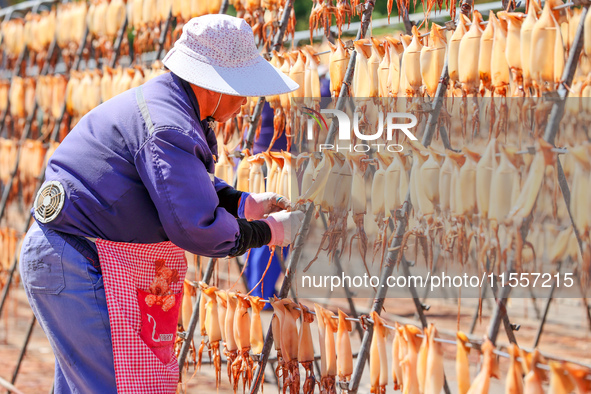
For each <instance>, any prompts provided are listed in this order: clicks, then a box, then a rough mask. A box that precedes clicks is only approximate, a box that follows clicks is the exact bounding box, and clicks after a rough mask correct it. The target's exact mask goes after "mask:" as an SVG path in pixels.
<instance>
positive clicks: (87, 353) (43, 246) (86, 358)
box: [20, 223, 117, 393]
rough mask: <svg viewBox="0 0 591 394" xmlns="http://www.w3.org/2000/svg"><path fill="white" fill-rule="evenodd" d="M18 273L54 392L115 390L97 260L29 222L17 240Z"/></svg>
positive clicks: (105, 311)
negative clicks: (50, 357) (47, 348)
mask: <svg viewBox="0 0 591 394" xmlns="http://www.w3.org/2000/svg"><path fill="white" fill-rule="evenodd" d="M20 273H21V278H22V281H23V285H24V288H25V292H26V294H27V298H28V299H29V303H30V304H31V308H32V309H33V313H34V314H35V316H36V317H37V320H38V321H39V324H40V325H41V327H42V328H43V330H44V331H45V334H46V335H47V338H48V339H49V342H50V344H51V347H52V349H53V353H54V355H55V382H54V385H55V386H54V387H55V393H116V392H117V387H116V383H115V367H114V362H113V344H112V342H111V326H110V324H109V314H108V311H107V300H106V298H105V288H104V286H103V276H102V274H101V272H100V266H99V267H95V265H94V264H93V263H92V262H91V261H89V259H87V258H86V257H84V256H83V255H82V254H81V253H80V252H79V251H78V250H76V249H75V248H74V247H73V246H71V245H70V244H69V243H67V242H66V241H65V240H64V239H63V238H62V237H61V236H60V235H58V234H57V233H55V232H54V231H52V230H49V229H46V228H41V227H40V226H39V225H37V223H34V224H33V226H32V227H31V229H30V230H29V231H28V233H27V235H26V237H25V239H24V242H23V248H22V251H21V256H20Z"/></svg>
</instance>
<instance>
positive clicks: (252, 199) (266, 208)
mask: <svg viewBox="0 0 591 394" xmlns="http://www.w3.org/2000/svg"><path fill="white" fill-rule="evenodd" d="M290 207H291V202H290V201H289V200H288V199H287V198H285V197H283V196H280V195H279V194H277V193H272V192H267V193H250V194H249V195H248V197H247V198H246V201H245V204H244V218H245V219H247V220H257V219H264V218H266V217H267V215H269V214H271V213H274V212H279V211H283V210H285V209H289V208H290Z"/></svg>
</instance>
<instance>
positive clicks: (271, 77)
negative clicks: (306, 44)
mask: <svg viewBox="0 0 591 394" xmlns="http://www.w3.org/2000/svg"><path fill="white" fill-rule="evenodd" d="M162 62H163V63H164V65H165V66H166V67H167V68H168V69H169V70H170V71H172V72H173V73H175V74H176V75H178V76H179V77H180V78H182V79H184V80H185V81H187V82H189V83H192V84H193V85H197V86H200V87H202V88H205V89H208V90H211V91H213V92H218V93H224V94H229V95H233V96H245V97H254V96H273V95H277V94H283V93H288V92H293V91H294V90H297V89H298V88H299V87H300V86H299V85H298V84H297V83H295V82H294V81H293V80H292V79H291V78H289V77H288V76H287V75H285V74H283V72H281V71H280V70H279V69H278V68H276V67H274V66H273V65H272V64H271V63H269V62H268V61H266V60H265V59H264V58H263V57H262V56H259V59H258V60H256V61H255V62H254V63H253V64H251V65H249V66H245V67H220V66H212V65H210V64H207V63H203V62H201V61H199V60H197V59H195V58H193V57H191V56H189V55H187V54H185V53H183V52H182V51H179V50H177V49H176V48H173V49H171V50H170V52H169V53H168V54H167V55H166V57H165V58H164V60H163V61H162Z"/></svg>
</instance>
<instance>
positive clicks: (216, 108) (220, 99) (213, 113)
mask: <svg viewBox="0 0 591 394" xmlns="http://www.w3.org/2000/svg"><path fill="white" fill-rule="evenodd" d="M221 101H222V93H220V98H219V99H218V103H217V105H216V106H215V108H214V110H213V112H212V114H211V117H212V118H213V115H215V111H217V110H218V107H219V106H220V102H221Z"/></svg>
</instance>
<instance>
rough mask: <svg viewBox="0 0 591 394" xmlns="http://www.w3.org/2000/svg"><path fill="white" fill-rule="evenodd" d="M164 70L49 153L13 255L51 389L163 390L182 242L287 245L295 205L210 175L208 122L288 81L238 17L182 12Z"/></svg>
mask: <svg viewBox="0 0 591 394" xmlns="http://www.w3.org/2000/svg"><path fill="white" fill-rule="evenodd" d="M163 63H164V65H165V66H166V67H167V68H168V69H169V70H170V71H171V72H170V73H166V74H164V75H161V76H159V77H156V78H154V79H152V80H151V81H149V82H147V83H146V84H144V85H142V86H140V87H137V88H134V89H131V90H129V91H127V92H125V93H122V94H120V95H118V96H116V97H114V98H113V99H111V100H109V101H107V102H105V103H103V104H101V105H99V106H98V107H96V108H95V109H94V110H92V111H90V112H89V113H88V114H87V115H86V116H84V117H83V118H82V119H81V120H80V122H79V123H78V124H77V125H76V126H75V127H74V128H73V129H72V131H71V133H70V134H68V136H67V137H66V138H65V139H64V141H63V142H62V144H61V145H60V146H59V147H58V148H57V150H56V151H55V153H54V154H53V156H52V157H51V159H50V160H49V163H48V166H47V170H46V173H45V177H46V181H45V183H44V184H43V186H42V187H41V189H40V191H39V193H38V195H37V197H36V198H35V202H34V207H33V210H32V213H33V214H34V217H35V222H34V223H33V225H32V227H31V228H30V230H29V231H28V233H27V235H26V237H25V239H24V241H23V247H22V252H21V256H20V272H21V276H22V281H23V285H24V288H25V291H26V294H27V297H28V299H29V303H30V304H31V307H32V308H33V312H34V313H35V316H36V317H37V319H38V321H39V323H40V324H41V326H42V327H43V329H44V331H45V333H46V335H47V337H48V338H49V341H50V343H51V347H52V349H53V352H54V354H55V358H56V363H55V392H56V393H74V392H75V393H79V392H80V393H103V394H104V393H115V392H119V393H174V392H175V390H176V388H177V383H178V379H179V369H178V365H177V361H176V359H175V357H174V355H173V345H174V341H175V338H176V324H177V321H178V315H179V308H180V304H181V299H182V288H183V281H184V277H185V273H186V270H187V264H186V259H185V252H184V251H185V250H186V251H189V252H191V253H194V254H197V255H201V256H208V257H224V256H237V255H242V254H244V253H245V252H246V251H247V250H248V249H249V248H253V247H260V246H262V245H277V246H282V247H284V246H287V245H289V244H290V243H291V242H292V241H293V239H294V237H295V236H296V233H297V231H298V229H299V227H300V225H301V222H302V220H303V216H304V215H303V213H302V212H300V211H297V210H294V211H290V208H291V203H290V201H289V200H288V199H286V198H284V197H280V196H279V195H277V194H274V193H263V194H248V193H242V192H239V191H237V190H235V189H234V188H233V187H231V186H229V185H227V184H226V183H224V182H223V181H221V180H220V179H218V178H216V177H215V176H214V175H213V174H214V164H215V160H216V157H217V155H218V151H217V144H216V138H215V135H214V132H213V126H214V121H217V122H225V121H227V120H228V119H231V118H232V117H233V116H235V115H236V114H237V113H238V112H239V110H240V107H241V105H243V104H244V103H245V102H246V97H248V96H267V95H276V94H282V93H287V92H290V91H293V90H296V89H297V88H298V87H299V86H298V85H297V84H296V83H295V82H293V81H292V80H290V79H289V78H288V77H286V76H284V75H283V73H282V72H280V71H279V70H278V69H277V68H275V67H273V66H272V65H271V64H270V63H269V62H267V61H266V60H265V59H264V58H263V57H261V56H260V54H259V52H258V50H257V47H256V45H255V41H254V35H253V32H252V30H251V28H250V26H249V25H248V24H247V23H246V22H245V21H244V20H242V19H239V18H234V17H231V16H226V15H206V16H201V17H198V18H194V19H192V20H190V21H189V22H188V23H187V24H186V25H185V26H184V28H183V32H182V35H181V37H180V38H179V40H178V41H177V42H176V43H175V45H174V47H173V48H172V49H171V50H170V51H169V52H168V53H167V55H166V57H165V59H164V60H163Z"/></svg>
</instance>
